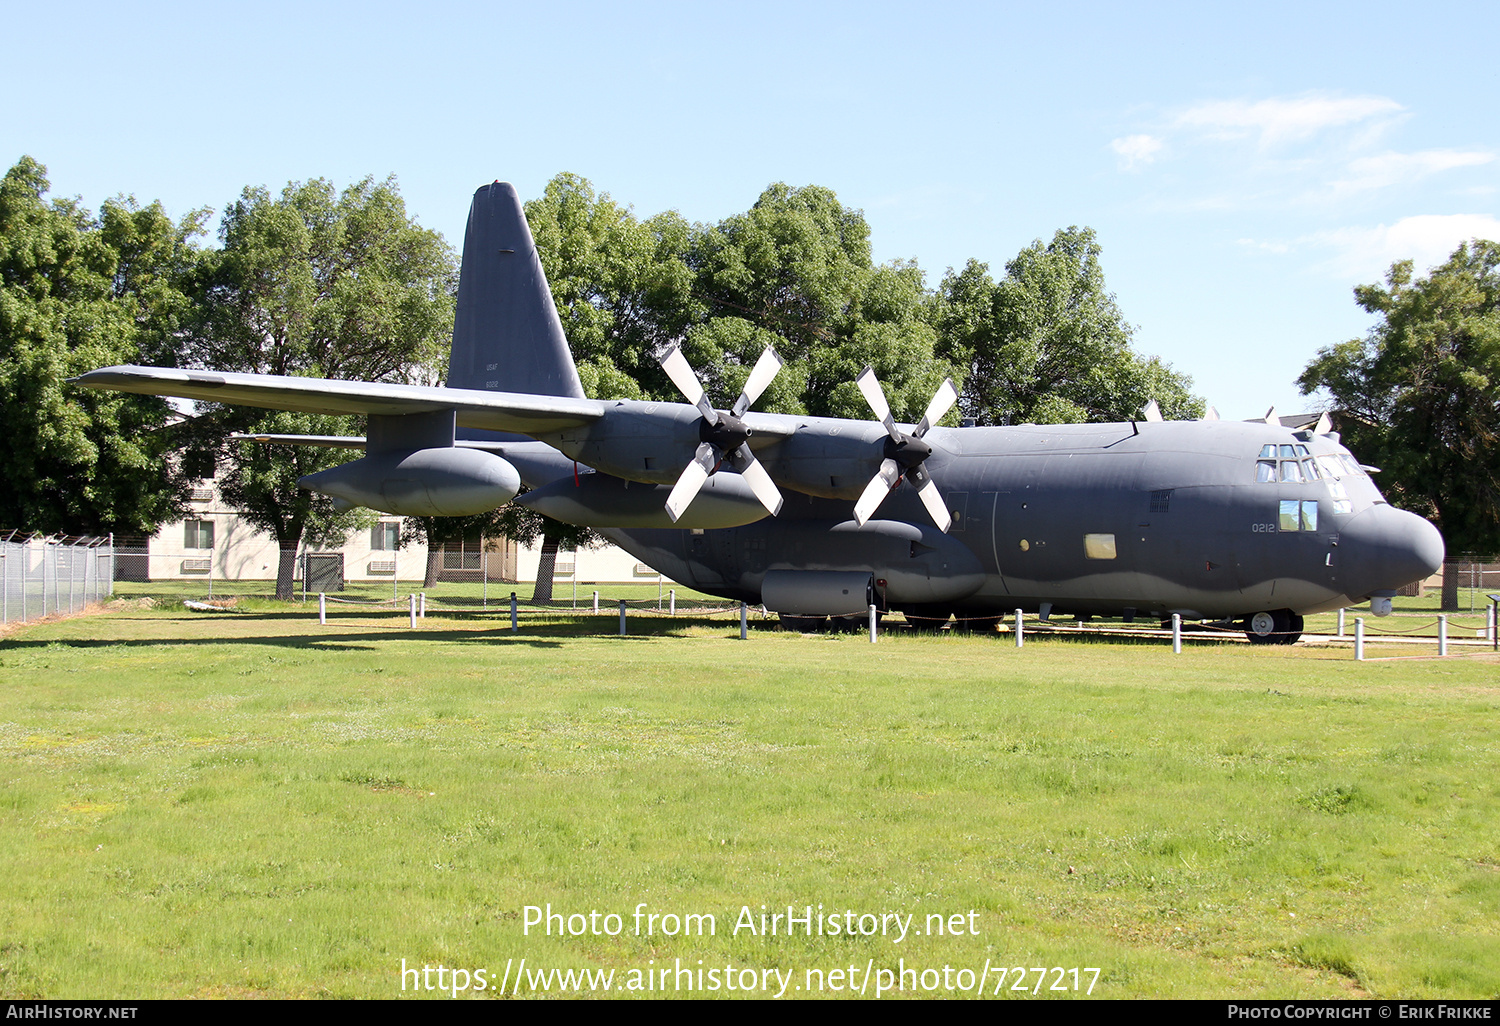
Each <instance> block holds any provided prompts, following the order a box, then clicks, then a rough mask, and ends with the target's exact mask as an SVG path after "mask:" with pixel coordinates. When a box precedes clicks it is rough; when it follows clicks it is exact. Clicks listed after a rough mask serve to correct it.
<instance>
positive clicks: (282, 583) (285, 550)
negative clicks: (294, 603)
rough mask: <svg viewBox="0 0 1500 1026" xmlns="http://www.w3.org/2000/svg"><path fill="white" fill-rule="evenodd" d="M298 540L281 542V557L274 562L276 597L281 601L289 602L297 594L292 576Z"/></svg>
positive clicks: (294, 570)
mask: <svg viewBox="0 0 1500 1026" xmlns="http://www.w3.org/2000/svg"><path fill="white" fill-rule="evenodd" d="M300 540H301V539H296V540H293V541H282V543H281V559H280V560H279V561H278V562H277V564H276V597H277V598H278V599H280V600H281V601H282V602H290V601H291V600H292V599H293V598H295V597H296V595H297V592H296V588H295V581H294V578H295V576H296V572H297V544H298V542H299V541H300Z"/></svg>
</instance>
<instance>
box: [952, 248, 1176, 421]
mask: <svg viewBox="0 0 1500 1026" xmlns="http://www.w3.org/2000/svg"><path fill="white" fill-rule="evenodd" d="M1101 252H1102V250H1101V248H1100V246H1099V243H1098V241H1097V240H1096V239H1095V237H1094V231H1093V229H1091V228H1082V229H1080V228H1076V227H1073V228H1067V229H1060V230H1059V231H1057V232H1056V233H1055V234H1054V235H1053V237H1052V241H1051V242H1050V243H1048V244H1046V245H1043V243H1042V241H1041V240H1040V239H1038V240H1037V241H1035V242H1033V243H1032V244H1031V245H1030V246H1028V247H1027V248H1025V249H1023V250H1022V251H1021V252H1020V253H1019V254H1017V255H1016V257H1015V259H1014V260H1011V261H1010V262H1009V263H1007V264H1006V265H1005V276H1004V277H1003V278H1002V279H1001V280H1000V281H998V282H996V281H994V280H993V279H992V278H991V277H990V275H989V268H988V266H987V265H985V264H983V263H980V262H978V261H975V260H970V261H969V262H968V263H967V264H966V265H965V266H964V269H963V270H962V271H958V272H953V271H949V273H948V275H947V276H946V277H945V278H944V279H943V283H942V286H941V288H940V294H941V304H940V307H939V310H938V313H937V316H936V319H937V323H938V333H939V337H940V339H941V341H940V344H939V346H938V351H939V352H940V354H942V355H943V356H945V357H947V358H949V359H951V360H953V361H954V362H955V363H957V364H959V365H960V366H962V367H963V368H965V371H966V373H965V375H964V386H963V388H962V389H961V392H960V398H959V407H960V409H961V410H962V411H963V412H964V414H965V415H967V416H970V417H973V418H975V419H976V420H978V421H979V422H980V423H988V424H1000V423H1022V422H1033V423H1039V424H1056V423H1070V422H1079V421H1117V420H1129V419H1132V418H1135V417H1138V416H1139V415H1140V414H1141V411H1142V410H1143V409H1144V408H1145V406H1146V404H1147V403H1148V402H1150V401H1151V400H1152V399H1155V400H1156V401H1157V403H1158V404H1159V405H1160V406H1161V409H1162V413H1163V415H1164V416H1166V417H1167V418H1169V419H1191V418H1195V417H1199V416H1201V415H1202V413H1203V403H1202V401H1201V400H1199V399H1198V398H1197V397H1195V396H1193V395H1192V394H1191V393H1190V392H1189V391H1188V389H1189V388H1190V387H1191V384H1192V382H1191V379H1189V378H1187V377H1186V376H1184V375H1181V374H1178V373H1177V372H1175V371H1173V370H1172V369H1171V368H1170V367H1169V366H1167V365H1166V364H1163V363H1162V362H1161V361H1160V360H1158V359H1156V358H1154V357H1142V356H1140V355H1138V354H1136V353H1135V352H1134V350H1133V349H1132V348H1131V334H1132V329H1131V326H1130V325H1129V324H1128V323H1127V322H1126V321H1125V318H1124V315H1123V314H1122V313H1121V312H1120V309H1119V307H1118V305H1117V304H1116V303H1115V298H1114V296H1113V295H1111V294H1110V293H1109V292H1108V291H1106V289H1105V286H1104V269H1103V266H1102V264H1101V263H1100V259H1099V258H1100V254H1101Z"/></svg>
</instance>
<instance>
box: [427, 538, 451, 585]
mask: <svg viewBox="0 0 1500 1026" xmlns="http://www.w3.org/2000/svg"><path fill="white" fill-rule="evenodd" d="M444 548H445V546H443V545H434V544H433V543H432V540H431V539H430V538H429V539H428V541H427V576H426V577H424V578H423V579H422V587H424V588H432V587H436V586H437V582H438V575H439V574H440V573H442V571H443V551H444Z"/></svg>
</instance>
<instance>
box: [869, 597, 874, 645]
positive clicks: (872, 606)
mask: <svg viewBox="0 0 1500 1026" xmlns="http://www.w3.org/2000/svg"><path fill="white" fill-rule="evenodd" d="M870 644H872V645H873V644H875V606H874V605H873V604H872V605H871V606H870Z"/></svg>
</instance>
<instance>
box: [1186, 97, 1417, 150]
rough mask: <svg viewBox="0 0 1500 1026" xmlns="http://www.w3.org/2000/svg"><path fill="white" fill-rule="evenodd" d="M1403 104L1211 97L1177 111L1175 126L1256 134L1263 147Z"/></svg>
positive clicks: (1371, 100) (1368, 99)
mask: <svg viewBox="0 0 1500 1026" xmlns="http://www.w3.org/2000/svg"><path fill="white" fill-rule="evenodd" d="M1403 109H1404V108H1403V107H1402V106H1401V105H1400V104H1399V103H1397V102H1396V101H1395V100H1392V99H1388V98H1387V97H1384V96H1350V97H1335V96H1325V95H1320V94H1308V95H1306V96H1299V97H1294V98H1275V99H1269V100H1257V101H1255V102H1250V101H1248V100H1210V101H1208V102H1205V103H1199V104H1196V105H1194V106H1192V107H1189V108H1188V109H1187V110H1185V111H1183V112H1182V113H1181V114H1179V115H1177V118H1176V119H1175V121H1174V125H1175V126H1177V127H1182V128H1196V129H1201V130H1206V131H1207V132H1209V134H1211V135H1214V136H1218V137H1222V138H1239V137H1243V136H1246V135H1252V134H1254V135H1257V136H1258V137H1259V138H1258V141H1259V143H1260V145H1261V146H1262V147H1268V146H1274V145H1276V144H1278V143H1283V142H1288V141H1292V140H1296V139H1305V138H1307V137H1309V136H1312V135H1315V134H1317V133H1318V132H1321V131H1323V130H1324V129H1328V128H1339V127H1342V126H1345V125H1353V124H1357V123H1359V122H1363V121H1368V120H1369V119H1372V118H1379V117H1381V116H1384V115H1394V114H1397V113H1399V112H1400V111H1402V110H1403Z"/></svg>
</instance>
